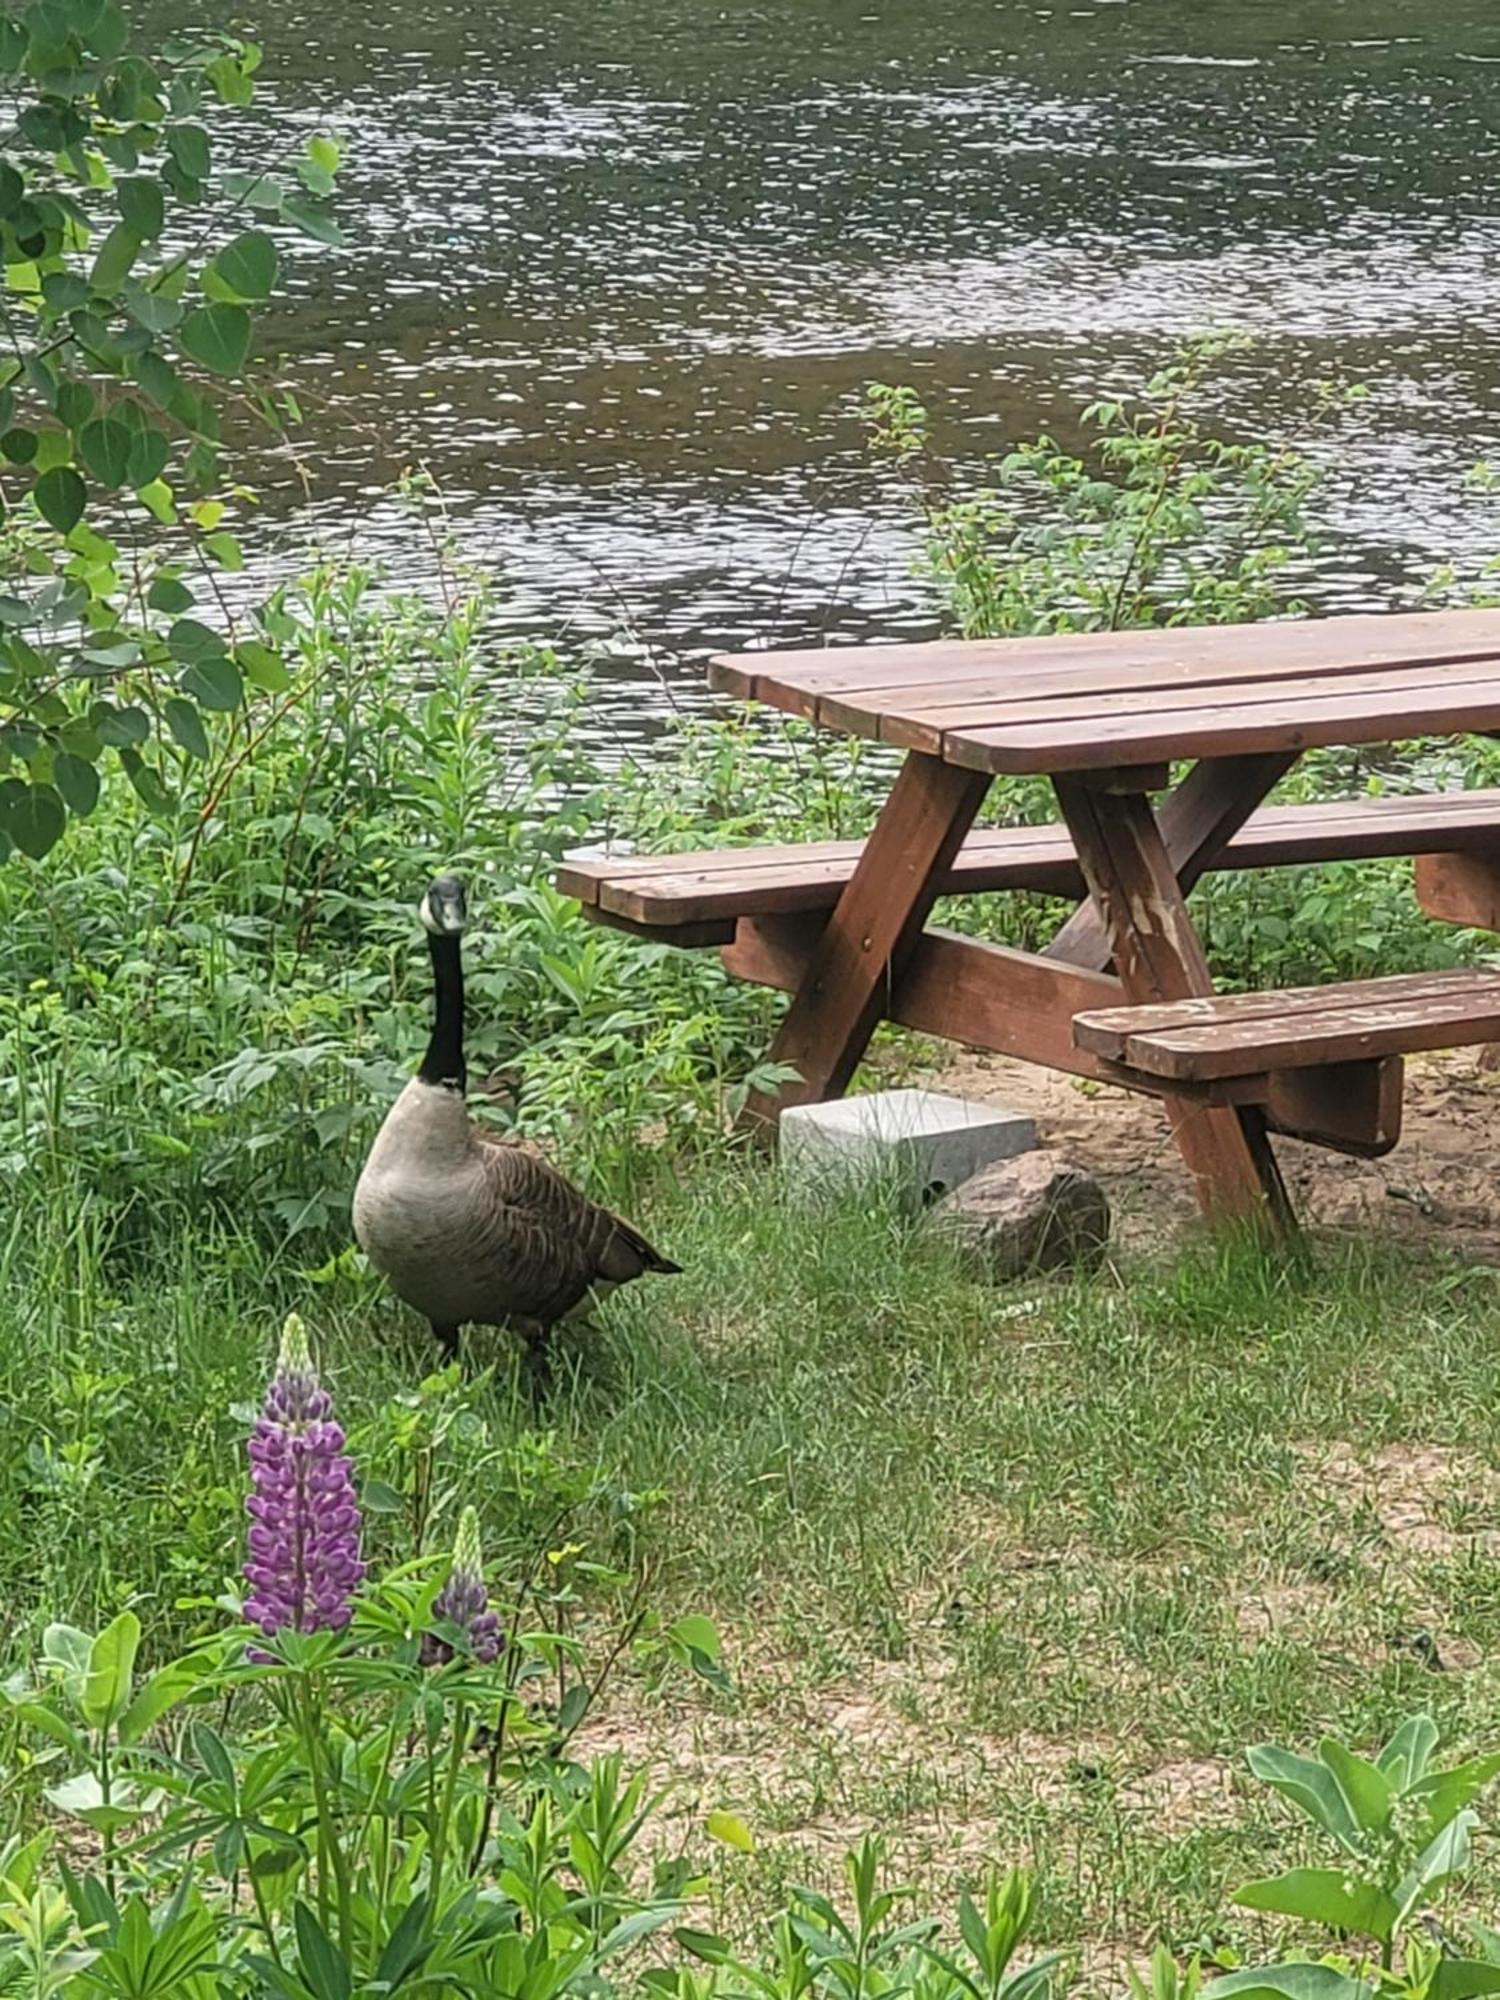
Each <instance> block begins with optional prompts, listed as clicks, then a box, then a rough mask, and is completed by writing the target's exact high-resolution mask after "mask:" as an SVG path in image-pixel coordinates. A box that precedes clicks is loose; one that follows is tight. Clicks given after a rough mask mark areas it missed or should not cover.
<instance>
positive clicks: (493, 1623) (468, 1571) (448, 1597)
mask: <svg viewBox="0 0 1500 2000" xmlns="http://www.w3.org/2000/svg"><path fill="white" fill-rule="evenodd" d="M432 1608H433V1610H434V1611H435V1612H436V1614H437V1615H438V1617H439V1618H444V1619H446V1620H447V1621H448V1623H449V1624H451V1625H457V1626H459V1627H460V1629H461V1630H462V1631H464V1632H465V1633H467V1635H468V1640H469V1648H470V1650H471V1651H472V1653H473V1655H474V1657H475V1659H476V1660H478V1661H480V1662H481V1663H482V1664H483V1665H484V1666H489V1665H491V1664H492V1663H493V1662H494V1661H495V1660H497V1659H499V1657H500V1649H501V1647H502V1646H503V1644H504V1643H505V1640H504V1634H503V1633H502V1632H501V1630H500V1620H499V1618H498V1617H497V1616H496V1614H495V1613H494V1612H493V1611H491V1609H490V1600H489V1592H488V1591H487V1590H486V1589H485V1587H484V1552H483V1550H482V1548H481V1547H480V1542H479V1516H478V1515H477V1514H476V1513H475V1511H474V1509H473V1508H472V1507H465V1509H464V1511H463V1513H462V1514H461V1515H460V1516H459V1520H458V1539H457V1541H456V1542H455V1543H454V1545H453V1567H452V1569H451V1570H449V1572H448V1581H447V1582H446V1583H445V1584H444V1585H443V1587H442V1589H441V1590H440V1591H439V1592H438V1594H437V1596H436V1598H435V1599H434V1600H433V1605H432ZM452 1657H453V1648H452V1647H451V1646H449V1645H448V1644H447V1643H446V1642H445V1641H444V1640H442V1639H439V1638H438V1637H437V1635H436V1633H433V1632H427V1633H424V1634H423V1636H422V1664H423V1665H424V1666H428V1667H435V1666H440V1665H442V1664H443V1663H444V1662H445V1661H448V1660H451V1659H452Z"/></svg>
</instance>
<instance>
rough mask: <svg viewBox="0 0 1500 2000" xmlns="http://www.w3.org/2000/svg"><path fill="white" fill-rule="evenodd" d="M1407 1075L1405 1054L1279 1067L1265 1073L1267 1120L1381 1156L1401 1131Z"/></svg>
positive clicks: (1317, 1142)
mask: <svg viewBox="0 0 1500 2000" xmlns="http://www.w3.org/2000/svg"><path fill="white" fill-rule="evenodd" d="M1405 1078H1406V1065H1405V1063H1404V1062H1403V1061H1402V1059H1401V1057H1400V1056H1384V1057H1382V1058H1381V1059H1380V1060H1378V1061H1376V1062H1356V1063H1330V1064H1328V1065H1327V1066H1326V1067H1325V1068H1321V1069H1299V1070H1276V1071H1274V1072H1273V1073H1272V1074H1271V1075H1270V1076H1268V1077H1267V1078H1266V1084H1267V1091H1266V1102H1265V1110H1266V1123H1267V1124H1268V1125H1269V1126H1270V1127H1271V1129H1272V1130H1273V1131H1275V1132H1284V1133H1285V1134H1286V1136H1287V1137H1288V1138H1290V1139H1301V1140H1302V1141H1303V1142H1304V1144H1306V1145H1309V1146H1323V1147H1326V1148H1327V1149H1328V1151H1330V1152H1334V1153H1346V1154H1348V1155H1350V1156H1351V1157H1352V1158H1354V1159H1357V1160H1381V1159H1384V1158H1385V1156H1386V1154H1387V1153H1389V1152H1390V1151H1391V1149H1392V1147H1393V1146H1394V1145H1395V1144H1396V1142H1397V1140H1398V1139H1399V1138H1400V1137H1401V1112H1402V1100H1403V1097H1404V1085H1405Z"/></svg>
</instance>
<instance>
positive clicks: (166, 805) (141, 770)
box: [120, 749, 176, 818]
mask: <svg viewBox="0 0 1500 2000" xmlns="http://www.w3.org/2000/svg"><path fill="white" fill-rule="evenodd" d="M120 768H121V769H122V770H123V771H124V773H125V775H126V777H127V778H128V779H129V780H130V782H131V785H132V787H133V788H134V791H135V795H136V797H137V798H138V799H139V800H140V802H141V804H142V805H143V806H144V807H145V808H146V810H147V812H153V813H158V814H160V815H161V816H162V817H163V818H165V817H166V816H167V815H168V814H169V813H171V812H173V811H175V809H176V801H175V800H174V799H173V797H172V794H171V792H170V791H169V790H168V789H167V787H166V785H165V784H164V783H163V782H162V775H161V773H160V771H158V770H157V769H156V768H155V767H154V766H153V765H151V764H148V763H147V762H146V761H145V759H144V758H143V757H142V756H141V754H140V752H139V751H138V750H130V749H122V750H121V752H120Z"/></svg>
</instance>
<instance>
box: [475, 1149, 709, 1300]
mask: <svg viewBox="0 0 1500 2000" xmlns="http://www.w3.org/2000/svg"><path fill="white" fill-rule="evenodd" d="M482 1137H483V1141H484V1143H482V1144H481V1146H480V1148H479V1159H480V1161H481V1163H482V1167H483V1172H484V1178H485V1189H486V1196H487V1199H486V1200H485V1202H484V1203H483V1204H482V1209H483V1217H482V1220H481V1221H480V1224H479V1226H478V1228H477V1229H476V1230H475V1233H474V1241H473V1245H472V1252H473V1255H474V1256H475V1257H476V1258H482V1259H483V1261H484V1263H485V1264H486V1265H487V1267H488V1269H489V1270H490V1271H491V1272H493V1283H494V1291H495V1306H496V1313H497V1317H508V1318H515V1319H529V1320H537V1321H541V1322H542V1323H543V1324H550V1323H551V1322H552V1321H553V1320H558V1319H561V1318H563V1317H564V1315H565V1314H567V1313H570V1312H572V1311H573V1309H574V1308H575V1307H576V1306H578V1305H580V1304H581V1303H582V1301H583V1300H584V1299H585V1298H586V1297H587V1296H588V1294H589V1293H590V1292H592V1291H593V1290H594V1289H595V1287H596V1286H614V1285H622V1284H627V1283H628V1282H629V1281H630V1280H631V1279H632V1278H638V1277H640V1275H641V1273H642V1272H643V1271H664V1272H670V1271H675V1270H677V1268H678V1266H677V1265H675V1264H673V1263H670V1262H669V1261H668V1259H667V1258H665V1257H663V1256H661V1255H660V1253H659V1252H658V1251H656V1250H654V1249H653V1248H652V1246H651V1245H650V1244H649V1243H648V1242H647V1241H646V1239H645V1237H644V1236H642V1235H641V1234H640V1232H639V1231H638V1230H636V1229H633V1228H632V1227H631V1226H630V1224H629V1223H628V1222H624V1221H622V1220H621V1218H620V1217H619V1216H617V1215H613V1214H611V1212H610V1211H609V1210H608V1209H607V1208H601V1207H600V1206H599V1204H598V1203H597V1202H593V1201H590V1200H589V1198H588V1196H587V1195H585V1194H583V1193H581V1192H580V1190H579V1189H578V1188H576V1187H574V1185H573V1183H572V1182H571V1181H570V1180H568V1179H567V1178H566V1177H565V1176H564V1175H562V1174H560V1173H559V1172H558V1171H557V1169H556V1167H554V1166H552V1165H551V1163H550V1162H549V1161H548V1160H546V1159H544V1158H543V1157H542V1155H541V1154H540V1153H538V1152H536V1151H534V1150H533V1149H532V1148H531V1147H530V1146H526V1145H521V1144H517V1143H515V1142H513V1141H508V1140H506V1139H504V1138H501V1137H499V1136H498V1135H497V1136H496V1137H495V1138H491V1137H490V1136H489V1135H488V1134H487V1133H486V1134H483V1135H482Z"/></svg>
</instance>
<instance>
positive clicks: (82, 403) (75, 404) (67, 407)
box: [57, 382, 94, 431]
mask: <svg viewBox="0 0 1500 2000" xmlns="http://www.w3.org/2000/svg"><path fill="white" fill-rule="evenodd" d="M57 414H58V416H59V417H60V418H61V419H62V421H63V422H64V423H65V424H66V425H67V427H68V429H69V430H70V431H76V430H79V429H81V428H82V427H83V425H84V424H86V423H87V422H88V420H89V418H90V417H91V416H92V415H93V414H94V392H93V390H92V389H90V388H89V386H88V384H87V383H85V382H60V383H59V384H58V388H57Z"/></svg>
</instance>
